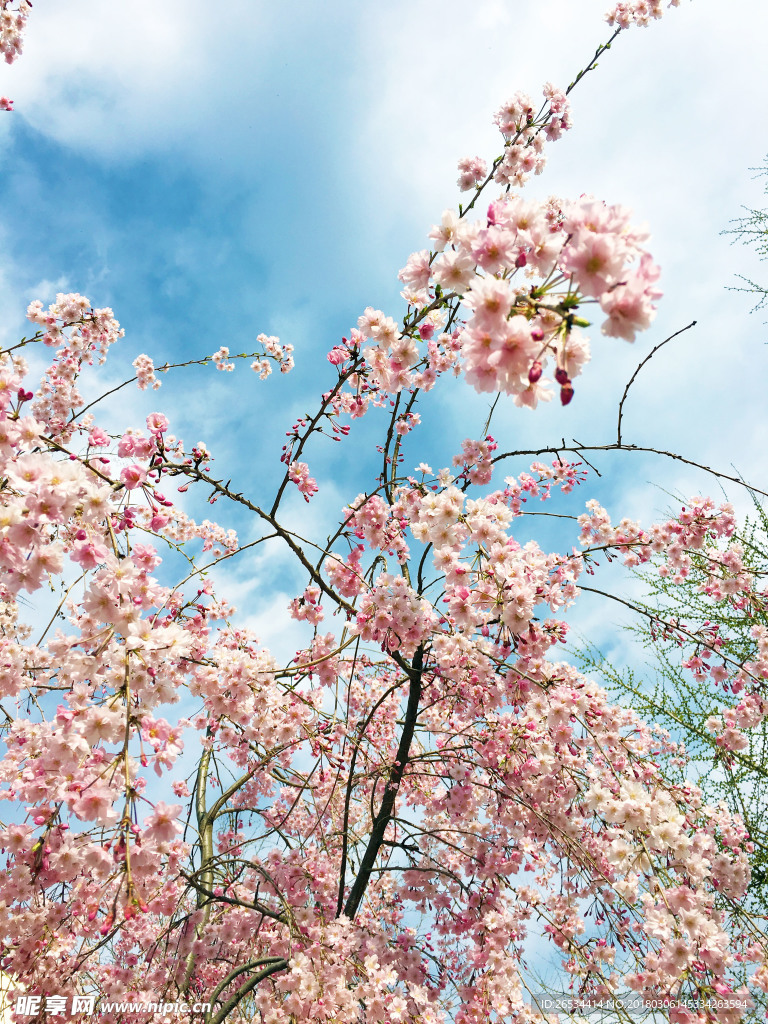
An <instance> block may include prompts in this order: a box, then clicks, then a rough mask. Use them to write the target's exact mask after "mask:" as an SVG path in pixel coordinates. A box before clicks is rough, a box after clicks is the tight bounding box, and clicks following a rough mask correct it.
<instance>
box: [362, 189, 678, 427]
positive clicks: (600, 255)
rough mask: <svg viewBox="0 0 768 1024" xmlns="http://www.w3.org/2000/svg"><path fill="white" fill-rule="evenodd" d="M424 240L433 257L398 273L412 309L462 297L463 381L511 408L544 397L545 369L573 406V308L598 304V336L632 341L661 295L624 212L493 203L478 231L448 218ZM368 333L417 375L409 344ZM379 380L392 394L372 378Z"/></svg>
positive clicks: (577, 315) (639, 235) (576, 337)
mask: <svg viewBox="0 0 768 1024" xmlns="http://www.w3.org/2000/svg"><path fill="white" fill-rule="evenodd" d="M430 237H431V238H432V240H433V243H434V246H435V250H436V252H437V253H439V255H437V256H436V257H435V254H434V253H433V254H430V253H429V252H428V251H427V250H423V251H421V252H419V253H414V254H413V255H412V256H411V257H410V259H409V260H408V263H407V264H406V266H405V267H404V268H403V269H402V270H401V272H400V278H401V280H402V281H404V282H405V284H406V288H407V289H409V291H407V294H408V297H409V301H411V302H413V303H415V304H416V305H423V304H426V303H428V302H430V301H433V293H434V294H435V295H436V294H438V291H439V292H440V293H441V294H450V295H457V296H459V297H460V299H461V304H462V305H463V306H464V307H465V308H466V309H467V310H468V311H469V314H468V319H467V322H466V325H465V327H464V329H463V331H462V332H461V334H460V335H459V339H458V340H459V343H460V345H461V356H462V363H463V369H464V373H465V376H466V378H467V380H468V381H469V383H471V384H472V385H473V386H474V387H475V389H476V390H478V391H501V392H504V393H506V394H510V395H512V396H513V397H514V400H515V402H516V404H518V405H526V406H529V407H535V405H536V404H537V402H538V401H540V400H545V401H546V400H548V399H549V398H551V396H552V395H551V392H550V391H549V390H547V388H546V386H545V385H546V381H545V380H544V379H543V377H542V374H543V372H544V369H545V367H546V365H547V362H548V361H549V360H550V359H551V360H552V362H553V363H554V367H555V369H554V378H555V380H556V381H557V383H558V385H559V386H560V398H561V401H562V402H563V404H567V403H568V402H569V401H570V400H571V397H572V395H573V384H572V380H573V378H574V377H576V376H577V375H578V374H579V373H580V372H581V370H582V368H583V366H584V364H585V363H586V362H588V360H589V358H590V351H589V345H588V343H587V341H586V339H585V338H584V337H583V336H582V334H581V332H580V331H579V326H583V325H585V324H586V323H587V321H586V320H584V319H583V317H582V316H581V312H580V307H581V306H582V305H585V304H586V305H589V304H597V305H599V307H600V309H601V310H602V312H603V313H604V314H605V319H604V321H603V323H602V331H603V333H604V334H606V335H608V336H611V337H619V338H624V339H626V340H627V341H633V340H634V339H635V337H636V334H637V332H638V331H640V330H644V329H645V328H647V327H648V326H649V325H650V323H651V320H652V319H653V315H654V310H655V306H654V302H655V300H656V299H657V298H658V297H659V296H660V294H661V293H660V292H659V291H658V289H657V288H656V281H657V279H658V275H659V272H658V268H657V267H656V266H655V265H654V264H653V262H652V260H651V257H650V255H649V254H648V253H647V251H646V250H645V249H644V248H643V242H644V241H645V239H646V237H647V236H646V234H645V232H643V231H641V230H637V229H634V228H632V226H631V224H630V215H629V212H628V211H627V210H625V209H623V208H621V207H618V206H607V205H606V204H604V203H600V202H597V201H595V200H579V201H578V202H574V203H565V202H562V203H557V202H555V201H550V202H549V203H545V204H541V203H536V202H526V201H524V200H523V199H521V198H519V197H517V196H514V195H512V194H509V195H507V196H504V197H502V198H501V199H499V200H497V201H495V202H493V203H491V205H490V206H489V208H488V212H487V217H486V220H485V222H484V223H483V222H480V221H473V220H470V219H468V218H459V217H458V216H457V215H456V214H454V213H452V212H450V211H447V212H446V213H445V214H444V215H443V219H442V223H441V224H440V225H439V226H438V227H436V228H435V229H434V230H433V232H432V234H431V236H430ZM537 281H538V282H539V283H537ZM366 327H367V330H368V331H373V332H376V333H375V336H377V337H378V336H379V335H380V334H381V333H382V331H383V332H384V335H385V336H386V339H387V349H386V353H387V355H389V354H390V353H395V352H396V353H397V359H398V365H399V366H402V368H403V369H404V370H406V371H407V370H408V369H410V368H411V367H412V366H414V365H415V363H416V361H417V355H418V354H417V351H416V350H415V348H414V346H413V343H412V340H411V343H410V344H406V342H405V341H404V340H403V338H402V336H401V335H400V334H399V333H398V332H397V329H396V327H395V325H394V322H393V321H390V320H386V319H383V320H381V321H380V322H378V323H376V324H373V323H371V322H370V318H369V323H368V324H367V325H366ZM378 362H379V364H381V362H382V357H381V355H379V356H378ZM379 380H381V381H382V383H384V385H385V386H387V385H388V384H389V383H390V381H389V380H387V379H386V378H384V377H382V375H381V373H380V374H379ZM404 383H405V382H404V381H402V380H398V381H397V384H398V387H402V386H404Z"/></svg>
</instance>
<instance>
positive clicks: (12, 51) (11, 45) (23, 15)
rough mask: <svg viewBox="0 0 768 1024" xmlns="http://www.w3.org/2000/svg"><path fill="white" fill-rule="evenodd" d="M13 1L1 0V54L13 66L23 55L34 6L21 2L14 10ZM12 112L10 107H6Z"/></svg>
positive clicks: (21, 0) (25, 1)
mask: <svg viewBox="0 0 768 1024" xmlns="http://www.w3.org/2000/svg"><path fill="white" fill-rule="evenodd" d="M12 4H13V0H0V53H2V55H3V57H4V58H5V62H6V64H13V62H14V61H15V60H16V58H17V57H19V56H20V55H21V46H22V37H23V35H24V28H25V26H26V23H27V18H28V17H29V12H30V11H31V10H32V4H30V3H28V2H27V0H20V2H19V3H18V4H17V5H16V7H15V8H14V7H13V6H12ZM5 109H6V110H10V107H6V108H5Z"/></svg>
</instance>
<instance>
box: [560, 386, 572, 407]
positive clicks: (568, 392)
mask: <svg viewBox="0 0 768 1024" xmlns="http://www.w3.org/2000/svg"><path fill="white" fill-rule="evenodd" d="M572 398H573V384H570V383H568V384H563V386H562V387H561V388H560V402H561V404H562V405H568V403H569V402H570V400H571V399H572Z"/></svg>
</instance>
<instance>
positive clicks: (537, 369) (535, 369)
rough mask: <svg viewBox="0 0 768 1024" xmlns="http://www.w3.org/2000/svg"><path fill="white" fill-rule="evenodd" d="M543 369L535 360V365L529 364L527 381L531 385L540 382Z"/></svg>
mask: <svg viewBox="0 0 768 1024" xmlns="http://www.w3.org/2000/svg"><path fill="white" fill-rule="evenodd" d="M543 372H544V368H543V366H542V365H541V363H540V362H539V360H538V359H537V360H536V362H535V363H532V364H531V368H530V370H529V371H528V380H529V381H530V383H531V384H535V383H536V381H537V380H540V378H541V375H542V373H543Z"/></svg>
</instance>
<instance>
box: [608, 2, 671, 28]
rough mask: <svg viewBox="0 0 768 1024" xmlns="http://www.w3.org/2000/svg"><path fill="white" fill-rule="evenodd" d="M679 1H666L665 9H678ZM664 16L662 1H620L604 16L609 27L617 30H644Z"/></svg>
mask: <svg viewBox="0 0 768 1024" xmlns="http://www.w3.org/2000/svg"><path fill="white" fill-rule="evenodd" d="M679 6H680V0H668V2H667V7H679ZM663 14H664V4H663V2H662V0H620V2H619V3H617V4H616V5H615V7H612V8H611V10H610V11H609V12H608V14H606V16H605V17H606V20H607V22H608V24H609V25H615V26H616V27H617V28H629V27H630V26H631V25H642V26H643V27H644V28H646V27H647V26H648V25H650V23H651V21H652V20H654V19H655V18H660V17H661V16H662V15H663Z"/></svg>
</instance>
